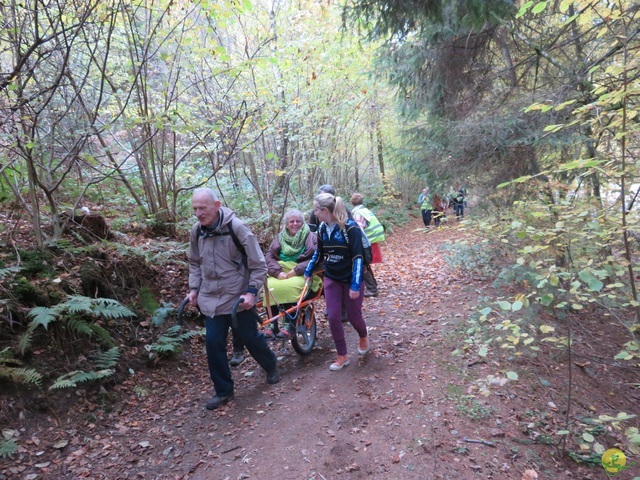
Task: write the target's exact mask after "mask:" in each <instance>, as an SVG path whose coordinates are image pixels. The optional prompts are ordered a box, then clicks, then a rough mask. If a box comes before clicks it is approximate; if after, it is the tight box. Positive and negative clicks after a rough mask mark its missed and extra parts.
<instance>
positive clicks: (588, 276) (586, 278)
mask: <svg viewBox="0 0 640 480" xmlns="http://www.w3.org/2000/svg"><path fill="white" fill-rule="evenodd" d="M578 277H580V280H582V281H583V282H584V283H586V284H587V287H588V288H589V290H591V291H592V292H599V291H600V290H602V288H603V287H604V283H602V282H601V281H600V280H598V278H596V276H595V275H594V274H593V273H591V272H590V271H589V270H582V271H580V272H578Z"/></svg>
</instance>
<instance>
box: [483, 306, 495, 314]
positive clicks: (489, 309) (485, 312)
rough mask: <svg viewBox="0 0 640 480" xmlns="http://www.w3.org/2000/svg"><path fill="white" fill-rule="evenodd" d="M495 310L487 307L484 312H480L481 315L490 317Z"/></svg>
mask: <svg viewBox="0 0 640 480" xmlns="http://www.w3.org/2000/svg"><path fill="white" fill-rule="evenodd" d="M492 310H493V309H492V308H491V307H485V308H483V309H482V310H480V313H481V314H482V315H489V314H490V313H491V311H492Z"/></svg>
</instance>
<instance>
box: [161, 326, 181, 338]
mask: <svg viewBox="0 0 640 480" xmlns="http://www.w3.org/2000/svg"><path fill="white" fill-rule="evenodd" d="M181 332H182V326H181V325H171V326H170V327H169V328H167V331H166V332H164V334H165V335H167V336H169V337H175V336H177V335H180V333H181Z"/></svg>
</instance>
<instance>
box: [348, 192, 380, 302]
mask: <svg viewBox="0 0 640 480" xmlns="http://www.w3.org/2000/svg"><path fill="white" fill-rule="evenodd" d="M363 201H364V197H363V196H362V194H360V193H354V194H353V195H351V204H352V205H353V209H352V210H351V214H352V215H353V219H354V220H355V221H356V223H357V224H358V225H360V227H362V229H363V230H364V233H365V235H366V236H367V238H368V239H369V241H370V242H371V263H382V251H381V250H380V243H381V242H384V240H385V236H384V227H383V226H382V224H381V223H380V221H379V220H378V218H377V217H376V216H375V215H374V214H373V212H372V211H371V210H369V209H368V208H366V207H365V206H364V205H363V204H362V202H363ZM362 278H363V280H364V286H365V290H366V291H365V294H364V296H365V297H377V296H378V282H377V281H376V278H375V276H374V275H373V270H372V269H371V265H368V264H366V265H365V268H364V273H363V275H362Z"/></svg>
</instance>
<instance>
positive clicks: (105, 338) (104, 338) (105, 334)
mask: <svg viewBox="0 0 640 480" xmlns="http://www.w3.org/2000/svg"><path fill="white" fill-rule="evenodd" d="M89 327H90V328H91V331H92V332H93V334H94V335H95V336H97V337H98V339H99V340H100V343H102V345H104V346H105V347H115V346H116V344H115V342H114V341H113V337H111V334H110V333H109V331H108V330H106V329H105V328H103V327H101V326H100V325H98V324H97V323H90V324H89Z"/></svg>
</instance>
